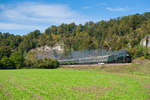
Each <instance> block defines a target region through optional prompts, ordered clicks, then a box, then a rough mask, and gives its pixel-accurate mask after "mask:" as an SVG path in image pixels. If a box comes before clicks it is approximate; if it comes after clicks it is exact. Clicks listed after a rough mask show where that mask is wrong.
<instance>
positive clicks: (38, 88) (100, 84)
mask: <svg viewBox="0 0 150 100" xmlns="http://www.w3.org/2000/svg"><path fill="white" fill-rule="evenodd" d="M149 66H150V62H148V63H145V64H140V65H130V66H116V67H115V66H111V67H105V66H103V67H102V68H101V67H94V69H92V70H91V69H87V70H84V69H83V70H82V69H80V70H79V69H77V70H74V69H67V68H59V69H52V70H50V69H21V70H0V100H150V74H149V72H150V67H149ZM142 68H143V69H142Z"/></svg>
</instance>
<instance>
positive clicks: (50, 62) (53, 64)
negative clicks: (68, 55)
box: [37, 59, 59, 69]
mask: <svg viewBox="0 0 150 100" xmlns="http://www.w3.org/2000/svg"><path fill="white" fill-rule="evenodd" d="M37 66H38V67H39V68H47V69H54V68H57V67H59V62H58V61H57V60H54V59H41V60H39V61H38V65H37Z"/></svg>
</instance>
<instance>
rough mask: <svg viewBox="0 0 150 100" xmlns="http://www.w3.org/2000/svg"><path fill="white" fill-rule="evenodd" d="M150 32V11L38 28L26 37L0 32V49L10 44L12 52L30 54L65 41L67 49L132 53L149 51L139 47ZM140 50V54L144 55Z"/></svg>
mask: <svg viewBox="0 0 150 100" xmlns="http://www.w3.org/2000/svg"><path fill="white" fill-rule="evenodd" d="M148 34H149V35H150V12H146V13H144V14H135V15H129V16H124V17H118V18H115V19H110V20H108V21H104V20H102V21H100V22H97V23H94V22H92V21H90V22H86V23H85V24H84V25H81V24H79V25H76V24H75V23H70V24H61V25H59V26H55V25H53V26H51V27H49V28H47V29H46V30H45V32H43V33H41V32H40V31H39V30H35V31H33V32H30V33H28V34H26V35H24V36H18V35H13V34H11V33H0V48H1V49H2V48H6V46H7V47H9V48H10V49H11V50H10V51H11V52H15V51H21V52H22V53H27V52H28V51H29V50H30V49H33V48H36V47H40V46H44V45H49V46H53V45H55V44H56V43H58V42H63V43H64V46H65V51H66V52H69V51H71V50H72V51H73V50H84V49H97V48H102V47H107V49H110V50H119V49H128V50H129V52H130V53H131V54H132V55H133V56H139V55H137V54H136V53H139V52H141V53H142V54H143V55H144V53H145V52H146V50H145V48H142V47H141V46H139V44H140V41H141V40H142V39H143V38H144V37H145V36H146V35H148ZM141 53H140V54H141Z"/></svg>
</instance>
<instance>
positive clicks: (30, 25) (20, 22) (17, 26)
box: [0, 2, 88, 30]
mask: <svg viewBox="0 0 150 100" xmlns="http://www.w3.org/2000/svg"><path fill="white" fill-rule="evenodd" d="M0 7H1V6H0ZM0 15H1V16H0V20H3V21H6V22H7V23H0V29H5V30H21V29H22V30H31V29H32V30H33V29H40V30H41V29H43V28H45V25H47V27H48V25H51V24H61V23H71V22H76V23H77V24H79V23H84V22H85V21H88V18H87V17H85V16H83V15H81V14H79V13H77V12H76V11H74V10H72V9H70V8H69V7H68V6H67V5H62V4H39V3H33V2H28V3H22V4H16V5H9V6H6V7H3V10H2V11H1V12H0ZM35 24H36V25H35ZM37 24H38V26H37Z"/></svg>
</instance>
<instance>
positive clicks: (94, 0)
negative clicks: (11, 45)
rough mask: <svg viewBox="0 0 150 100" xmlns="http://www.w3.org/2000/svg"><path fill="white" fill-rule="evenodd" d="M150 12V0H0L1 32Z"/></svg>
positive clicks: (43, 27)
mask: <svg viewBox="0 0 150 100" xmlns="http://www.w3.org/2000/svg"><path fill="white" fill-rule="evenodd" d="M144 12H150V0H0V32H10V33H14V34H20V35H21V34H25V33H29V32H31V31H33V30H35V29H39V30H41V32H43V31H44V30H45V29H46V28H47V27H49V26H51V25H60V24H62V23H71V22H75V23H76V24H80V23H81V24H84V23H85V22H86V21H94V22H98V21H100V20H109V19H110V18H116V17H121V16H126V15H130V14H136V13H140V14H142V13H144Z"/></svg>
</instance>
